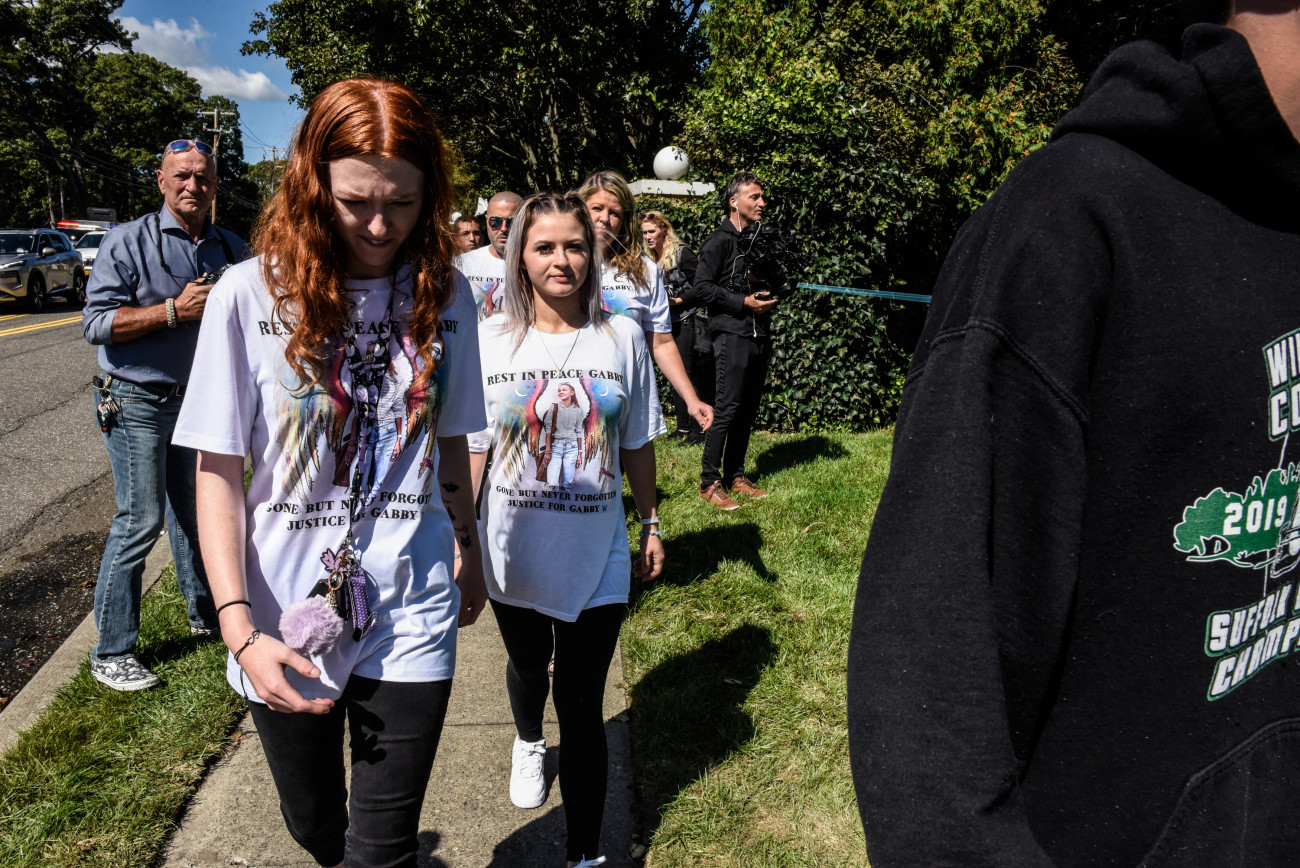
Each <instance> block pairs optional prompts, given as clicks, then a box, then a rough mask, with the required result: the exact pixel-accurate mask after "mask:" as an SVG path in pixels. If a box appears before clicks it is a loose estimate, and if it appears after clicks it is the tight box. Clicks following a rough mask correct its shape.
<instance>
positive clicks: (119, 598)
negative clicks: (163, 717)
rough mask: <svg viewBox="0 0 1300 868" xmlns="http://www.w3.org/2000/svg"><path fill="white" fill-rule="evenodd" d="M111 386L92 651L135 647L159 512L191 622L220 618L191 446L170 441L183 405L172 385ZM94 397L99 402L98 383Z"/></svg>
mask: <svg viewBox="0 0 1300 868" xmlns="http://www.w3.org/2000/svg"><path fill="white" fill-rule="evenodd" d="M109 393H110V394H111V395H112V397H113V399H114V400H115V401H116V402H117V405H118V407H119V408H120V411H119V412H118V413H117V414H116V415H115V416H114V417H113V419H112V422H111V424H110V425H109V428H108V432H107V433H105V434H104V445H105V446H106V447H108V460H109V463H110V464H111V465H112V467H113V496H114V497H115V498H116V499H117V514H116V515H115V516H113V524H112V527H110V528H109V531H108V543H107V544H106V545H105V546H104V559H103V560H102V561H100V564H99V581H98V583H97V584H96V585H95V627H96V628H97V629H98V630H99V644H98V645H96V646H95V650H94V652H93V653H94V656H95V657H97V658H99V659H107V658H110V657H119V656H121V655H123V654H128V653H131V652H133V651H134V650H135V643H136V639H137V637H138V636H139V634H140V586H141V579H142V578H143V576H144V562H145V558H147V557H148V556H149V551H150V550H151V549H152V548H153V546H154V543H155V542H157V540H158V532H159V531H160V530H162V526H163V519H164V517H165V518H166V521H167V536H168V538H169V539H170V541H171V547H172V558H173V560H175V562H176V581H177V584H179V585H180V588H181V593H183V594H184V595H185V602H186V605H187V606H188V608H189V619H190V625H191V626H194V627H212V628H216V626H217V615H216V612H215V611H214V610H213V606H212V594H211V593H210V591H209V590H208V577H207V574H206V573H205V572H204V571H203V562H202V559H201V557H200V555H199V535H198V524H197V519H196V517H195V506H194V466H195V459H196V457H197V456H196V453H195V452H194V450H193V449H186V448H185V447H183V446H173V445H171V439H172V429H174V428H175V427H176V417H177V415H178V414H179V413H180V410H181V398H180V396H179V395H177V394H176V388H175V387H163V386H138V385H136V384H134V383H127V382H124V381H122V380H118V379H116V378H114V379H113V380H112V382H110V383H109ZM91 397H92V398H93V400H94V402H95V403H96V404H98V403H99V402H100V400H101V399H102V396H101V393H100V392H99V391H98V390H95V391H93V392H92V394H91Z"/></svg>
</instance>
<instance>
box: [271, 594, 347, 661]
mask: <svg viewBox="0 0 1300 868" xmlns="http://www.w3.org/2000/svg"><path fill="white" fill-rule="evenodd" d="M345 627H347V622H346V621H344V620H343V619H342V618H340V617H339V616H338V615H337V614H335V612H334V606H333V605H332V604H331V603H330V601H329V599H328V598H326V597H308V598H307V599H305V600H299V601H298V602H296V603H294V604H293V605H292V606H290V607H289V608H287V609H285V610H284V614H282V615H281V616H280V636H281V637H282V638H283V639H284V644H286V645H288V646H289V647H290V648H292V649H293V650H295V651H297V652H298V653H299V654H303V655H310V654H324V653H326V652H327V651H330V650H332V649H333V648H334V646H335V645H336V644H338V641H339V637H340V636H342V635H343V630H344V628H345Z"/></svg>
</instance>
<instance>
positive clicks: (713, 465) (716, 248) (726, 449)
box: [694, 172, 785, 510]
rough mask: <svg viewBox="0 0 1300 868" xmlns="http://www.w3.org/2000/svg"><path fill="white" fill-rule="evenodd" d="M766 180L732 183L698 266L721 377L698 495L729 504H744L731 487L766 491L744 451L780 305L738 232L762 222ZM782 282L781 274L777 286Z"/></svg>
mask: <svg viewBox="0 0 1300 868" xmlns="http://www.w3.org/2000/svg"><path fill="white" fill-rule="evenodd" d="M763 186H764V184H763V179H762V178H760V177H759V176H758V175H755V174H754V173H753V172H740V173H739V174H737V175H736V176H734V177H733V178H732V179H731V180H730V181H728V182H727V188H726V190H725V191H724V192H723V196H722V201H723V206H724V207H725V208H726V211H727V216H726V218H724V219H723V221H722V225H721V226H719V227H718V229H717V231H715V232H714V233H713V234H712V235H710V236H709V237H708V238H706V239H705V240H704V244H703V245H702V246H701V247H700V264H699V267H698V268H697V269H696V271H695V285H694V289H695V296H696V298H697V299H699V300H700V301H703V302H704V303H706V304H707V305H708V306H709V331H710V332H711V333H712V335H713V362H714V377H715V389H714V404H713V425H712V426H710V427H709V429H708V430H707V431H705V432H704V458H703V466H702V468H701V471H700V497H702V498H704V500H706V501H708V502H709V503H711V504H713V505H714V506H717V507H719V508H720V509H724V510H732V509H736V508H737V507H739V504H738V503H736V502H735V501H734V500H732V498H731V495H730V494H728V492H729V491H730V492H735V493H738V494H743V495H745V496H746V497H752V498H760V497H767V492H766V491H764V490H763V489H761V488H759V487H758V486H757V485H755V484H754V483H753V482H751V481H749V479H747V478H746V477H745V453H746V452H747V451H749V432H750V429H751V428H753V427H754V420H755V419H756V418H757V417H758V409H759V401H760V400H761V399H762V397H763V386H764V384H765V383H766V382H767V368H768V364H769V363H770V362H771V358H772V347H771V341H770V340H769V338H768V324H769V323H770V321H771V319H772V315H771V313H770V311H771V309H772V307H773V306H774V305H775V304H776V299H775V298H774V297H773V296H772V292H771V290H772V289H773V288H775V287H769V286H768V285H767V283H766V282H761V283H760V282H759V278H758V277H757V276H754V275H753V273H752V272H751V270H750V268H749V267H748V265H746V263H745V255H744V253H743V252H742V251H741V250H740V249H739V246H738V242H739V240H740V233H741V232H742V231H743V230H744V229H745V228H746V227H747V226H749V225H751V224H753V223H755V222H757V221H759V220H762V219H763V212H764V211H765V210H767V201H766V200H765V199H764V198H763ZM751 282H753V283H757V284H758V285H751ZM784 282H785V280H784V275H780V279H779V280H778V281H776V286H781V285H782V284H783V283H784Z"/></svg>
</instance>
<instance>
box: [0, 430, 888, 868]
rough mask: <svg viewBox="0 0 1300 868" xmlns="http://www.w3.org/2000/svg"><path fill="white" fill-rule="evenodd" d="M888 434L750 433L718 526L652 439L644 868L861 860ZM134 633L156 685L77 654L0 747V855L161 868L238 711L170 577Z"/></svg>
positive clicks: (644, 601) (33, 861)
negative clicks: (860, 629)
mask: <svg viewBox="0 0 1300 868" xmlns="http://www.w3.org/2000/svg"><path fill="white" fill-rule="evenodd" d="M889 440H890V432H888V431H880V432H873V433H869V434H826V435H766V434H756V435H755V437H754V441H753V443H752V445H751V448H750V455H751V456H753V457H754V459H755V464H756V466H757V469H758V472H759V474H761V477H762V478H761V479H760V480H759V481H760V484H764V485H765V486H766V487H769V488H770V489H771V490H772V492H773V493H772V495H771V496H770V497H768V498H767V499H765V500H762V501H756V502H744V503H743V506H742V508H741V509H740V510H737V511H736V512H734V513H725V514H724V513H721V512H718V511H716V510H714V509H713V508H712V507H709V506H708V505H707V504H705V503H703V502H702V501H701V500H700V499H699V498H698V497H696V496H695V488H696V485H697V480H698V472H699V460H700V450H699V449H698V448H691V447H683V446H680V445H677V444H675V443H673V442H671V441H668V440H662V441H660V442H659V444H657V452H658V456H659V488H660V497H661V504H662V505H661V511H662V513H663V514H664V517H665V521H666V522H667V524H666V526H665V539H666V541H667V544H668V554H669V567H668V569H667V573H666V576H665V578H664V579H663V580H662V581H660V582H658V583H656V584H655V585H653V586H651V587H649V588H645V587H635V588H634V589H633V594H634V599H633V606H632V611H631V614H630V617H629V619H628V623H627V624H626V625H625V627H624V631H623V636H622V643H623V649H624V650H623V653H624V667H625V673H624V674H625V678H626V684H627V688H628V692H629V696H630V697H631V700H632V701H631V705H632V709H631V735H632V740H633V755H634V759H635V780H636V782H637V790H638V800H639V812H640V824H641V826H642V833H643V834H642V836H639V837H640V838H641V840H643V841H646V842H647V844H648V849H647V852H646V864H647V866H653V868H660V866H695V865H699V864H719V865H741V866H745V868H750V866H753V868H761V866H778V865H779V866H817V865H829V864H835V865H850V864H865V857H864V856H863V853H864V846H863V842H862V831H861V827H860V825H859V823H858V819H857V809H856V804H855V802H854V798H853V790H852V783H851V780H850V777H849V768H848V744H847V734H846V731H845V721H844V667H845V655H846V649H847V642H848V625H849V620H850V617H851V613H852V601H853V591H854V586H855V578H856V575H857V565H858V561H859V559H860V557H861V553H862V548H863V546H864V545H865V541H866V534H867V529H868V527H869V524H870V519H871V517H872V516H873V514H874V510H875V505H876V503H877V502H878V500H879V495H880V490H881V488H882V487H883V485H884V479H885V476H886V474H887V472H888V464H889ZM141 627H142V628H141V648H140V656H141V659H142V662H144V663H145V665H146V666H149V667H150V668H152V669H154V670H155V671H157V672H158V673H159V675H160V676H162V677H163V679H164V681H165V683H164V685H163V686H162V687H161V688H159V689H157V690H153V691H144V692H142V693H136V694H122V693H115V692H111V691H107V690H102V689H100V688H99V685H97V684H96V683H95V682H94V681H93V680H92V679H91V678H90V676H89V673H88V671H87V667H86V665H85V663H84V662H83V663H82V665H81V669H80V671H79V672H78V674H77V675H76V677H75V678H73V680H72V681H71V682H70V683H69V684H68V685H67V686H66V687H65V688H64V689H63V690H62V691H60V693H59V695H58V696H57V697H56V698H55V700H54V701H53V702H52V703H51V705H50V706H49V708H47V709H46V711H45V712H44V714H43V715H42V717H41V718H40V719H39V720H38V722H37V723H36V724H35V725H33V726H32V727H31V728H30V729H29V730H28V731H26V732H25V733H23V735H22V736H20V737H19V739H18V740H17V741H16V742H15V743H14V744H13V745H12V747H11V748H10V749H9V750H8V752H6V753H5V754H4V755H3V756H0V864H3V865H5V866H37V865H40V866H72V865H86V864H113V865H122V866H142V868H143V866H149V865H153V864H156V861H157V859H158V857H159V854H160V853H161V851H162V848H163V847H164V846H165V844H166V841H167V838H168V837H169V835H170V834H171V832H172V830H173V828H174V826H175V823H176V821H177V819H178V817H179V816H180V812H181V810H182V808H183V807H184V805H185V803H186V802H187V800H188V799H189V798H190V796H191V795H192V794H193V792H194V791H195V789H196V788H197V787H198V785H199V783H200V782H201V780H202V777H203V775H204V773H205V770H206V769H207V767H208V766H209V765H210V764H211V763H212V762H213V761H214V760H215V759H216V758H217V757H219V756H220V755H221V754H222V752H223V751H224V750H225V749H226V748H227V747H228V744H229V739H230V737H231V733H232V731H233V726H234V723H235V721H236V720H237V719H238V717H239V714H240V711H241V710H242V706H243V700H242V699H240V698H239V697H237V696H235V695H234V694H233V693H232V692H231V691H230V690H229V689H228V688H227V686H226V684H225V679H224V667H223V666H222V664H221V661H222V659H223V658H224V647H223V646H222V645H221V644H220V643H214V642H209V643H199V642H196V641H194V640H193V639H191V638H190V637H189V635H188V629H187V626H186V621H185V615H184V605H183V601H182V600H181V598H180V594H179V592H178V591H177V590H176V587H175V582H174V581H170V580H168V577H167V576H165V577H164V580H163V581H162V582H161V583H160V584H159V586H158V589H157V590H156V591H155V592H154V593H151V594H149V595H148V596H147V597H146V598H145V600H144V604H143V612H142V625H141Z"/></svg>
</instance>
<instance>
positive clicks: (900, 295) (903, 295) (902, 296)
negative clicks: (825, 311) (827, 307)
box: [798, 283, 933, 304]
mask: <svg viewBox="0 0 1300 868" xmlns="http://www.w3.org/2000/svg"><path fill="white" fill-rule="evenodd" d="M798 286H799V288H800V289H818V290H821V291H822V292H835V293H839V294H840V295H869V296H873V297H875V298H892V299H894V300H895V301H919V302H921V303H923V304H929V303H930V299H931V298H933V296H929V295H917V294H916V293H914V292H890V291H888V290H885V289H858V288H857V287H855V286H822V285H820V284H817V283H800V284H798Z"/></svg>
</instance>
